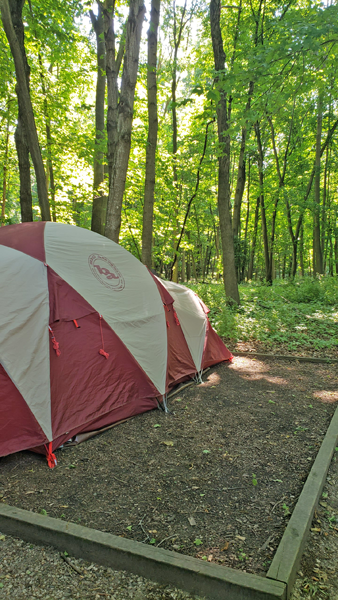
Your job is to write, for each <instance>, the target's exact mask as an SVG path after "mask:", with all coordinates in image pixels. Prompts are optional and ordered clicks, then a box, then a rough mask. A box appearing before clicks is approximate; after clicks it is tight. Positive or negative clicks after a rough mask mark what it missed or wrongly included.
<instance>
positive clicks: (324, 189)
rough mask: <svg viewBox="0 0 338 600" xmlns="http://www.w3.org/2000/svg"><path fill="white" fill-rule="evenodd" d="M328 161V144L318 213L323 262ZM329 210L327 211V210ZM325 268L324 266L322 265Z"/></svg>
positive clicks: (324, 254)
mask: <svg viewBox="0 0 338 600" xmlns="http://www.w3.org/2000/svg"><path fill="white" fill-rule="evenodd" d="M328 163H329V146H326V152H325V167H324V182H323V204H322V210H321V211H320V215H321V222H322V224H321V232H320V233H321V239H320V247H321V250H322V257H323V262H324V263H325V261H326V253H325V240H326V235H325V234H326V228H327V227H326V226H327V218H326V205H327V187H328V186H327V180H328V175H329V169H328ZM328 212H329V211H328ZM324 268H325V267H324Z"/></svg>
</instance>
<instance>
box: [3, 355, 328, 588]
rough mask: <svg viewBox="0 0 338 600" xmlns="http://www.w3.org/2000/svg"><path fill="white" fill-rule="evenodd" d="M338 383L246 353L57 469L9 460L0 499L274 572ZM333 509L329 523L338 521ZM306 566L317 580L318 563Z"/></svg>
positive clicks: (65, 454) (38, 459)
mask: <svg viewBox="0 0 338 600" xmlns="http://www.w3.org/2000/svg"><path fill="white" fill-rule="evenodd" d="M337 384H338V373H337V368H336V365H329V364H314V365H309V364H307V363H299V362H292V363H290V362H288V361H280V360H257V359H254V358H247V357H237V358H235V359H234V361H233V362H232V363H231V364H221V365H219V366H217V367H215V368H212V369H211V370H210V371H208V372H207V373H206V374H205V376H204V383H203V384H200V385H196V384H194V385H192V386H191V387H188V388H186V389H184V390H182V391H181V393H178V394H177V395H176V396H174V397H173V398H172V399H171V400H170V402H169V407H170V410H171V411H172V412H171V414H169V415H165V414H164V413H162V412H160V411H158V410H154V411H151V412H149V413H145V414H143V415H140V416H138V417H135V418H133V419H131V420H129V421H127V422H125V423H123V424H120V425H119V426H117V427H115V428H113V429H111V430H109V431H106V432H105V433H103V434H101V435H99V436H97V437H95V438H92V439H90V440H88V441H87V442H85V443H82V444H80V445H78V446H75V447H69V448H65V449H63V450H60V451H57V459H58V466H57V468H56V469H53V470H50V469H48V467H47V464H46V460H45V458H44V457H42V456H39V455H36V454H33V453H30V452H22V453H17V454H14V455H11V456H8V457H4V458H1V459H0V500H2V501H3V502H5V503H7V504H10V505H12V506H17V507H21V508H24V509H27V510H33V511H36V512H40V513H42V514H48V515H49V516H52V517H57V518H60V519H64V520H66V521H71V522H74V523H80V524H81V525H86V526H88V527H93V528H96V529H99V530H101V531H107V532H111V533H114V534H115V535H119V536H123V537H126V538H130V539H134V540H137V541H139V542H144V543H147V544H153V545H154V546H160V547H162V548H167V549H173V550H176V551H177V552H181V553H183V554H188V555H191V556H195V557H197V558H200V559H202V560H207V561H212V562H216V563H219V564H222V565H227V566H229V567H234V568H236V569H242V570H244V571H247V572H250V573H257V574H260V575H264V573H265V572H266V571H267V570H268V568H269V565H270V562H271V560H272V557H273V555H274V552H275V550H276V547H277V545H278V543H279V541H280V539H281V537H282V535H283V532H284V529H285V527H286V525H287V522H288V520H289V516H290V514H291V513H292V510H293V507H294V505H295V504H296V502H297V499H298V497H299V494H300V492H301V490H302V487H303V484H304V482H305V479H306V477H307V475H308V473H309V471H310V468H311V465H312V463H313V461H314V458H315V456H316V454H317V452H318V449H319V447H320V444H321V442H322V439H323V437H324V435H325V432H326V430H327V427H328V425H329V422H330V419H331V417H332V415H333V412H334V410H335V407H336V404H337V401H338V392H337V390H338V385H337ZM324 504H325V501H324ZM330 507H331V508H330V511H329V517H328V518H327V519H326V521H327V526H328V527H329V526H334V525H335V523H337V521H338V516H337V513H338V511H337V510H336V508H337V503H336V504H332V503H331V504H330ZM322 508H323V507H322ZM329 519H330V520H329ZM324 520H325V519H324ZM318 529H319V527H318ZM309 560H310V561H311V560H312V559H311V556H310V558H309ZM303 569H304V573H305V574H304V577H308V576H309V572H310V571H311V573H312V569H313V566H311V565H310V566H309V567H306V568H305V567H303ZM311 577H316V576H315V575H313V574H312V575H311ZM317 579H319V578H318V577H317ZM309 581H310V583H311V585H312V583H313V582H314V580H313V579H311V578H310V579H309ZM314 583H315V582H314ZM322 583H323V582H321V584H322ZM304 585H306V584H304Z"/></svg>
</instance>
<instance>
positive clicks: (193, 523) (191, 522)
mask: <svg viewBox="0 0 338 600" xmlns="http://www.w3.org/2000/svg"><path fill="white" fill-rule="evenodd" d="M188 521H189V523H190V525H191V526H192V527H193V526H194V525H196V521H195V519H194V517H188Z"/></svg>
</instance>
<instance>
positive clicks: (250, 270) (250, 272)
mask: <svg viewBox="0 0 338 600" xmlns="http://www.w3.org/2000/svg"><path fill="white" fill-rule="evenodd" d="M260 203H261V197H260V196H258V198H257V202H256V208H255V222H254V230H253V235H252V244H251V253H250V261H249V267H248V280H251V279H252V277H253V268H254V259H255V251H256V241H257V229H258V219H259V207H260Z"/></svg>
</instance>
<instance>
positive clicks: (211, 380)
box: [199, 373, 221, 387]
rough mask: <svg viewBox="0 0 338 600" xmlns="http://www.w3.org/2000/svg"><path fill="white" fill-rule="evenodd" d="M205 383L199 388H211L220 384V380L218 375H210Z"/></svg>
mask: <svg viewBox="0 0 338 600" xmlns="http://www.w3.org/2000/svg"><path fill="white" fill-rule="evenodd" d="M207 379H208V380H207V381H203V383H201V384H200V386H199V387H212V386H215V385H218V384H219V383H221V378H220V376H219V375H218V373H211V374H210V375H209V377H208V378H207Z"/></svg>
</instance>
